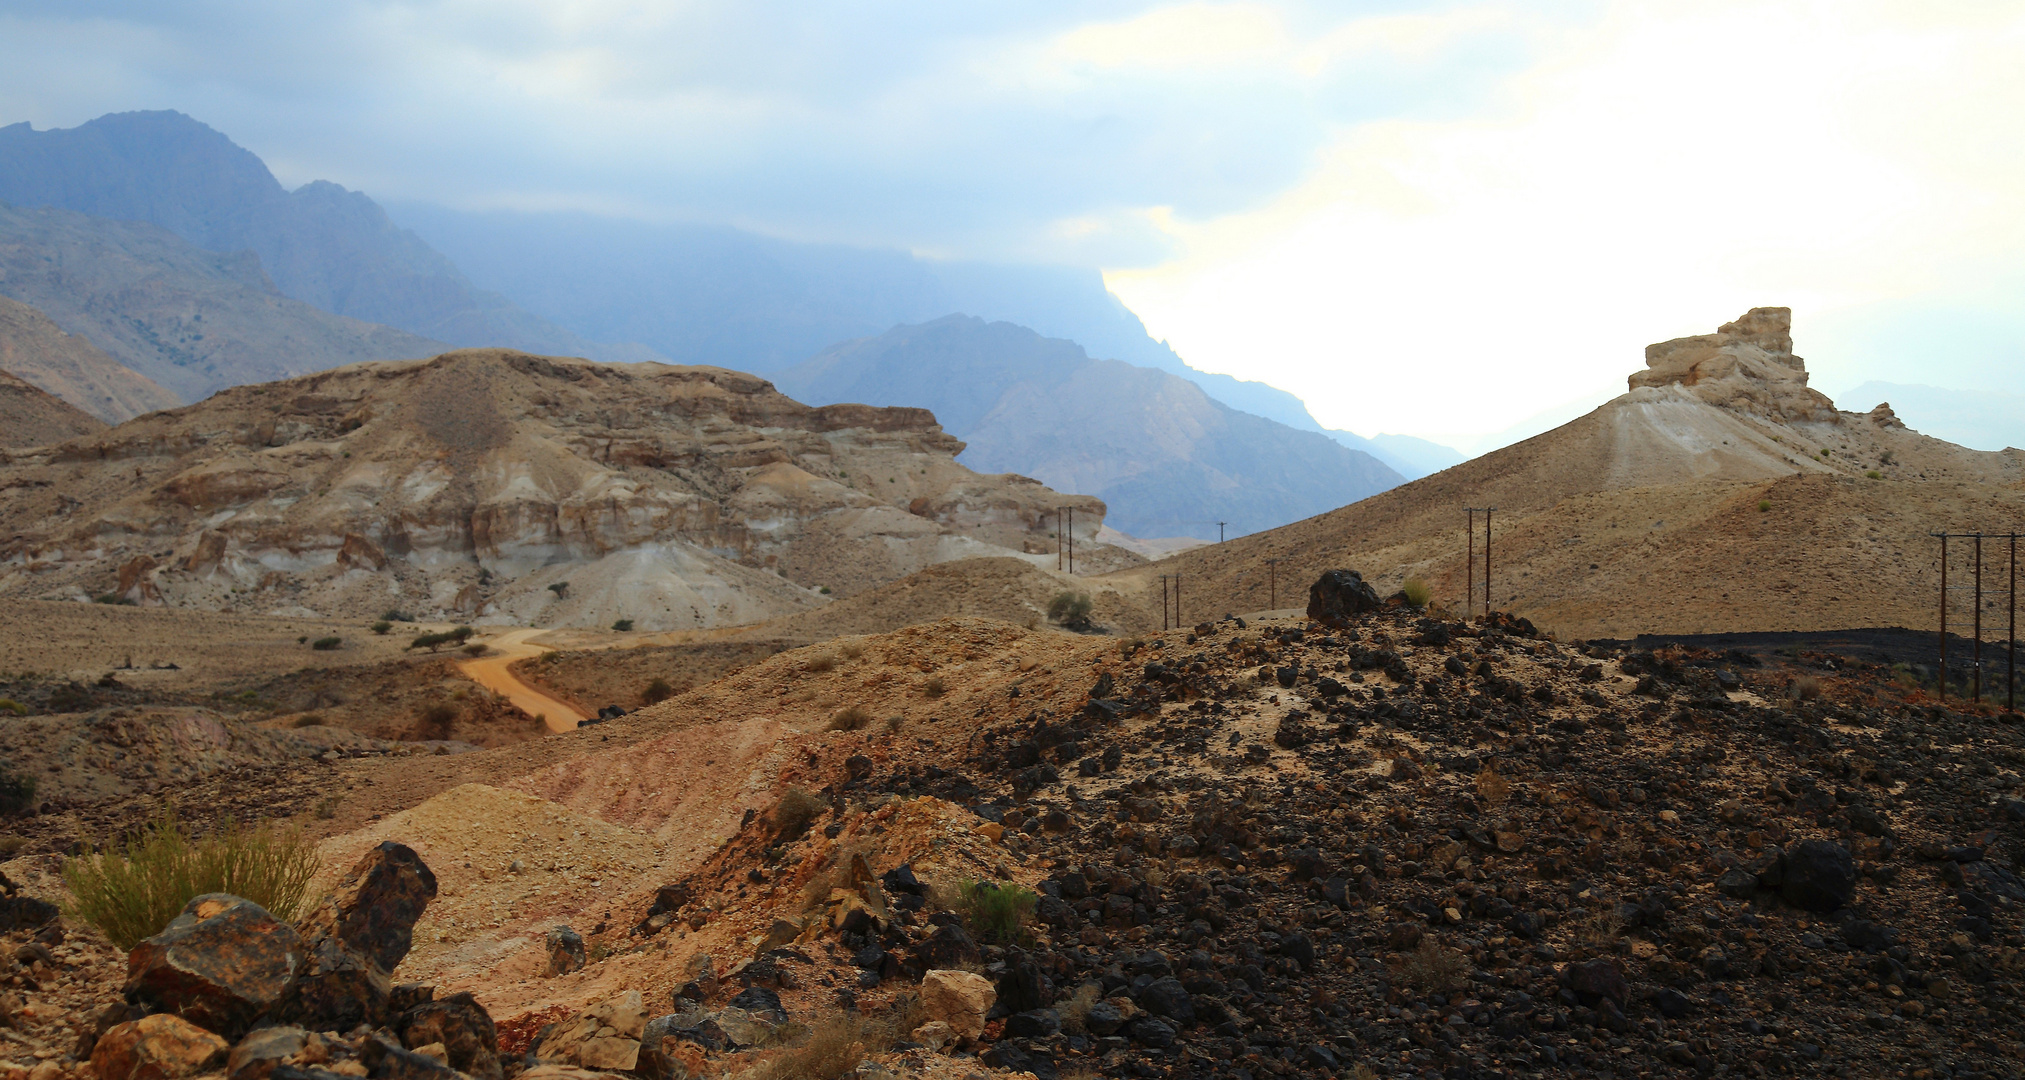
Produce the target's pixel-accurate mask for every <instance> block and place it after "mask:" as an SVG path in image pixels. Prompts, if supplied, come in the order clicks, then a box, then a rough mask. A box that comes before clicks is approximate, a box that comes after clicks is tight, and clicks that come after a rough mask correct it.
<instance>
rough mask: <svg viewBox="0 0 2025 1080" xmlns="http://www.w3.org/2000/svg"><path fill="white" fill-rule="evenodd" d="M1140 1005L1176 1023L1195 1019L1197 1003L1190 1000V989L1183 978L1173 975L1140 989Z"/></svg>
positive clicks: (1156, 980) (1183, 1023) (1185, 1022)
mask: <svg viewBox="0 0 2025 1080" xmlns="http://www.w3.org/2000/svg"><path fill="white" fill-rule="evenodd" d="M1138 1001H1139V1007H1140V1008H1142V1009H1145V1010H1146V1011H1147V1012H1149V1013H1152V1014H1153V1015H1155V1016H1164V1017H1166V1018H1168V1019H1169V1020H1172V1021H1174V1022H1175V1023H1176V1024H1182V1025H1185V1024H1188V1023H1191V1022H1193V1021H1194V1020H1195V1005H1194V1003H1193V1002H1191V1001H1190V1000H1189V995H1188V990H1187V989H1186V988H1185V987H1183V986H1182V985H1181V980H1179V979H1177V978H1175V977H1174V976H1172V975H1168V976H1164V977H1162V978H1158V979H1155V980H1153V981H1152V982H1151V983H1148V984H1147V985H1146V988H1145V989H1144V990H1141V991H1139V999H1138Z"/></svg>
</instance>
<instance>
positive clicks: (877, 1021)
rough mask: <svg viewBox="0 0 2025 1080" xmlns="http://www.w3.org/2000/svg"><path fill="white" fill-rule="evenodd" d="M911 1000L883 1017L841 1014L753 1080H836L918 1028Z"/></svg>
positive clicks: (758, 1071)
mask: <svg viewBox="0 0 2025 1080" xmlns="http://www.w3.org/2000/svg"><path fill="white" fill-rule="evenodd" d="M921 1022H922V1013H921V1007H920V1003H919V1001H918V1000H917V999H915V998H905V999H903V1000H901V1001H898V1002H895V1003H894V1006H893V1008H892V1009H891V1010H889V1011H888V1012H887V1013H886V1014H885V1015H884V1016H877V1017H868V1016H866V1015H864V1014H863V1013H859V1012H855V1011H845V1012H841V1013H838V1014H837V1015H836V1016H833V1017H831V1018H830V1019H828V1020H825V1021H823V1022H822V1023H821V1024H818V1025H817V1026H816V1027H815V1028H814V1029H813V1030H810V1031H808V1033H807V1034H806V1035H805V1036H803V1037H802V1038H801V1041H800V1042H798V1043H795V1044H794V1045H793V1046H791V1047H789V1048H788V1049H787V1050H785V1051H783V1052H781V1053H779V1054H777V1055H775V1056H774V1057H772V1058H770V1059H768V1060H767V1062H766V1063H765V1064H763V1065H761V1066H760V1067H759V1068H758V1069H756V1070H754V1071H753V1073H752V1076H753V1077H754V1080H840V1078H842V1077H845V1076H849V1075H851V1074H852V1073H853V1072H855V1071H856V1070H857V1068H858V1066H859V1065H861V1064H863V1063H864V1061H865V1059H866V1058H867V1057H869V1056H871V1055H873V1054H877V1053H883V1052H885V1051H887V1050H890V1049H892V1048H893V1044H895V1043H897V1042H899V1041H901V1040H902V1039H905V1038H906V1037H907V1036H908V1035H909V1034H911V1033H912V1032H913V1030H914V1029H915V1028H917V1027H919V1026H920V1025H921Z"/></svg>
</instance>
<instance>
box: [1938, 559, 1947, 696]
mask: <svg viewBox="0 0 2025 1080" xmlns="http://www.w3.org/2000/svg"><path fill="white" fill-rule="evenodd" d="M1940 683H1941V700H1942V701H1946V700H1948V534H1947V533H1942V534H1941V678H1940Z"/></svg>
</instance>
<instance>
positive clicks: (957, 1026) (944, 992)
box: [921, 970, 998, 1039]
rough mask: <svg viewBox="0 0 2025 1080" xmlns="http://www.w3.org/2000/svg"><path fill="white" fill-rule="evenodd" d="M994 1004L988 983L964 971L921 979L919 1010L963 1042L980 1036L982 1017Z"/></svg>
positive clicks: (940, 972)
mask: <svg viewBox="0 0 2025 1080" xmlns="http://www.w3.org/2000/svg"><path fill="white" fill-rule="evenodd" d="M997 1000H998V991H997V990H995V989H993V988H992V985H991V980H990V979H987V978H985V977H984V976H982V975H977V974H973V973H971V972H968V971H947V970H938V971H931V972H929V973H928V974H926V975H924V976H922V978H921V1010H922V1012H924V1013H926V1014H927V1015H928V1019H930V1020H940V1021H942V1022H943V1023H945V1024H948V1025H949V1027H950V1030H952V1031H954V1032H956V1034H957V1035H959V1036H961V1037H963V1038H966V1039H975V1038H977V1037H978V1036H979V1035H981V1034H983V1033H984V1014H986V1013H988V1012H990V1011H991V1007H992V1004H993V1003H994V1002H996V1001H997Z"/></svg>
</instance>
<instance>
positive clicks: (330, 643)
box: [309, 636, 345, 652]
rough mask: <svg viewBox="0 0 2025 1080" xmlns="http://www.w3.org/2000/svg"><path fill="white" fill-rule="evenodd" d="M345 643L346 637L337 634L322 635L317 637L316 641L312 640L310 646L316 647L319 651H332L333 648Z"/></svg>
mask: <svg viewBox="0 0 2025 1080" xmlns="http://www.w3.org/2000/svg"><path fill="white" fill-rule="evenodd" d="M344 643H345V639H343V638H341V637H336V636H332V637H320V638H317V639H316V640H315V641H312V642H310V643H309V647H310V648H312V649H315V650H316V651H318V652H330V651H331V650H332V649H335V648H337V647H338V646H340V645H342V644H344Z"/></svg>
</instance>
